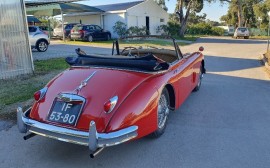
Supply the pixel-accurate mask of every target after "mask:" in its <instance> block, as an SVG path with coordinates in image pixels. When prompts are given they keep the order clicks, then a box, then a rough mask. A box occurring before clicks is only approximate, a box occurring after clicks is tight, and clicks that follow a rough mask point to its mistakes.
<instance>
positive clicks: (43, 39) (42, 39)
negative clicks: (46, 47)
mask: <svg viewBox="0 0 270 168" xmlns="http://www.w3.org/2000/svg"><path fill="white" fill-rule="evenodd" d="M40 41H46V43H47V44H49V42H48V40H47V39H45V38H41V39H39V40H38V41H37V42H36V45H35V46H37V44H38V43H39V42H40Z"/></svg>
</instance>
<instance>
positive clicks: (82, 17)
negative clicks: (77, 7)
mask: <svg viewBox="0 0 270 168" xmlns="http://www.w3.org/2000/svg"><path fill="white" fill-rule="evenodd" d="M95 7H96V8H98V9H101V10H103V11H104V13H101V14H100V13H87V12H86V13H79V14H78V13H77V14H67V15H65V16H64V20H65V22H69V23H80V22H81V23H83V24H96V25H100V26H101V27H102V28H103V29H105V30H109V31H110V32H111V33H112V37H113V38H116V37H117V34H115V33H114V32H113V26H114V25H115V23H116V22H117V21H121V22H123V23H125V24H126V25H127V27H128V28H129V27H131V26H139V27H142V26H146V28H147V29H148V30H149V32H150V34H151V35H157V32H156V30H157V27H158V26H160V25H164V24H167V22H168V20H169V14H168V13H167V12H166V11H165V10H164V9H162V8H161V7H160V6H159V5H158V4H157V3H156V2H154V1H153V0H145V1H136V2H127V3H118V4H109V5H101V6H95Z"/></svg>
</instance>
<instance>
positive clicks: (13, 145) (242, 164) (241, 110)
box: [0, 38, 270, 168]
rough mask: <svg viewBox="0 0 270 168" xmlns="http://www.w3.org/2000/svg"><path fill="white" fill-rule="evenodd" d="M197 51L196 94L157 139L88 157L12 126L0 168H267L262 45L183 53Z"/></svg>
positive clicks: (214, 42)
mask: <svg viewBox="0 0 270 168" xmlns="http://www.w3.org/2000/svg"><path fill="white" fill-rule="evenodd" d="M201 45H203V46H204V47H205V51H204V54H205V61H206V68H207V71H208V74H206V75H205V78H204V79H203V84H202V87H201V90H200V91H199V92H197V93H192V94H191V95H190V96H189V98H188V99H187V100H186V102H185V103H184V104H183V105H182V106H181V107H180V109H178V110H176V112H174V113H171V114H170V118H169V123H168V126H167V129H166V132H165V134H164V135H163V136H162V137H160V138H159V139H151V138H143V139H140V140H137V141H133V142H129V143H126V144H122V145H119V146H115V147H110V148H107V149H105V150H104V151H103V152H102V153H101V154H100V155H98V157H96V158H95V159H90V158H89V151H88V149H87V147H83V146H78V145H73V144H68V143H63V142H58V141H55V140H51V139H47V138H43V137H39V136H36V137H34V138H32V139H30V140H28V141H24V140H23V139H22V136H23V135H22V134H19V133H18V131H17V128H16V126H13V127H12V128H10V129H5V130H2V131H1V132H0V167H1V168H9V167H20V168H22V167H39V168H43V167H44V168H45V167H46V168H48V167H65V168H69V167H72V168H74V167H76V168H77V167H89V168H92V167H95V168H97V167H110V168H114V167H115V168H119V167H129V168H133V167H155V168H157V167H161V168H165V167H170V168H246V167H247V168H249V167H250V168H254V167H256V168H269V166H270V103H269V102H270V96H269V93H270V92H269V91H270V81H269V78H268V77H267V75H266V73H265V71H264V69H263V68H262V67H261V65H260V63H259V61H258V58H259V55H260V54H261V53H263V51H264V50H265V49H266V42H265V41H256V40H233V39H229V38H227V39H226V38H222V39H220V38H202V39H199V40H198V41H197V43H195V44H192V45H190V46H186V47H183V50H184V51H194V50H197V48H198V47H199V46H201ZM2 125H3V124H2ZM0 126H1V125H0ZM0 130H1V129H0Z"/></svg>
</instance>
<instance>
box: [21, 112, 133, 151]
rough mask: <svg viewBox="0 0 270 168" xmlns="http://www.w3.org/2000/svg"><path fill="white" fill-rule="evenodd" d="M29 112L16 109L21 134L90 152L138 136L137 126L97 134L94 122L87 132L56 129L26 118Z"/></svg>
mask: <svg viewBox="0 0 270 168" xmlns="http://www.w3.org/2000/svg"><path fill="white" fill-rule="evenodd" d="M30 111H31V108H30V109H28V110H26V111H25V112H23V111H22V108H20V107H19V108H18V109H17V125H18V129H19V131H20V132H21V133H27V132H31V133H34V134H37V135H41V136H45V137H48V138H53V139H57V140H59V141H64V142H69V143H74V144H79V145H85V146H88V147H89V149H90V150H91V151H95V150H97V149H98V148H104V147H108V146H114V145H118V144H121V143H124V142H126V141H129V140H131V139H133V138H135V137H137V135H138V133H137V130H138V126H130V127H128V128H125V129H122V130H119V131H116V132H111V133H98V132H97V129H96V124H95V122H94V121H91V122H90V124H89V131H88V132H84V131H77V130H72V129H68V128H63V127H58V126H54V125H49V124H45V123H41V122H38V121H35V120H32V119H30V118H29V117H28V116H29V114H30Z"/></svg>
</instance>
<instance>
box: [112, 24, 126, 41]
mask: <svg viewBox="0 0 270 168" xmlns="http://www.w3.org/2000/svg"><path fill="white" fill-rule="evenodd" d="M113 32H114V33H116V34H117V35H118V36H119V37H124V36H126V35H127V25H126V24H125V23H123V22H120V21H118V22H116V23H115V25H114V26H113Z"/></svg>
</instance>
